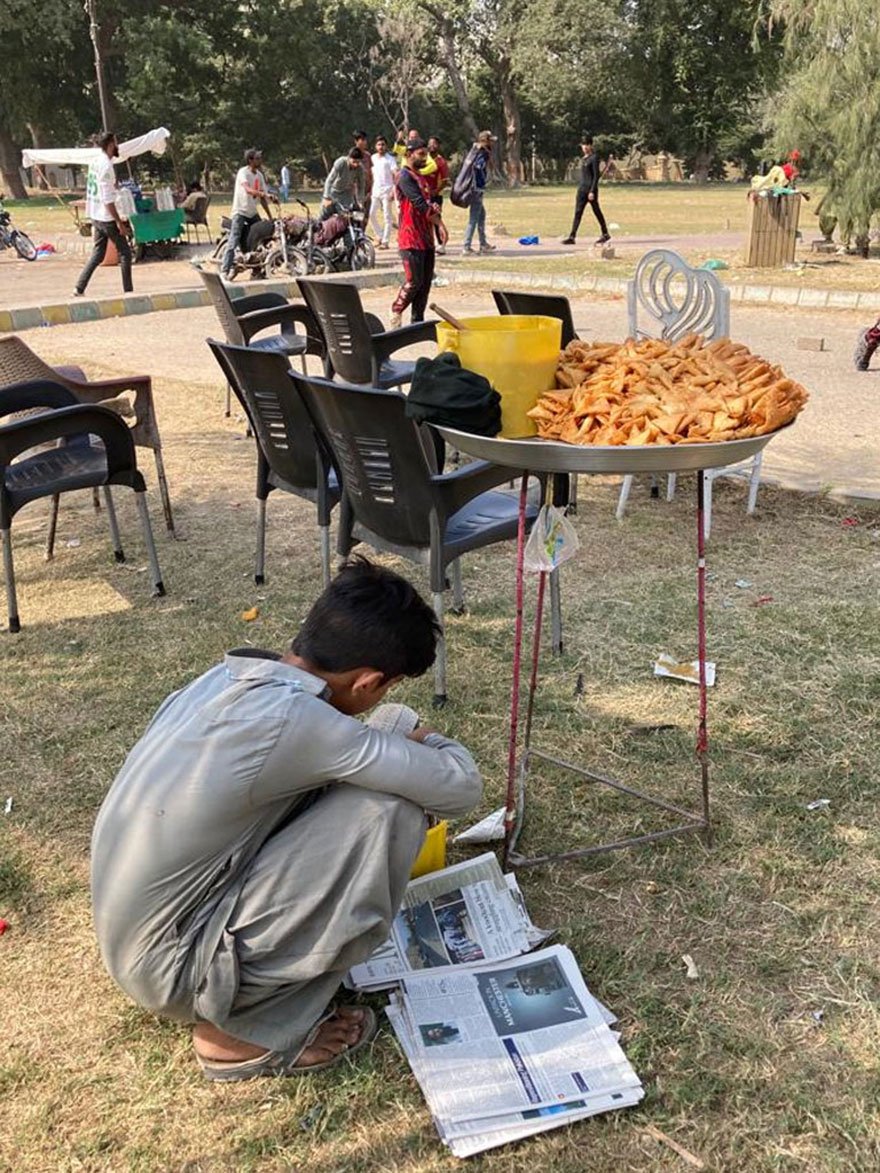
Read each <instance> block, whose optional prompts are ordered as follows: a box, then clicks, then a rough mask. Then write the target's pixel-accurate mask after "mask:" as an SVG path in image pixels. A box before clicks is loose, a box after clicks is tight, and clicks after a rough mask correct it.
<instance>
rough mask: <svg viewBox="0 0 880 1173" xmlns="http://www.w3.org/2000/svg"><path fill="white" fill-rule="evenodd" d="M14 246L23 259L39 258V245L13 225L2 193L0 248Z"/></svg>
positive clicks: (0, 201)
mask: <svg viewBox="0 0 880 1173" xmlns="http://www.w3.org/2000/svg"><path fill="white" fill-rule="evenodd" d="M4 248H14V249H15V251H16V252H17V253H18V255H19V256H20V257H21V259H22V260H23V261H35V260H36V259H37V246H36V245H35V244H34V242H33V241H32V240H31V238H30V237H29V236H27V235H26V233H24V232H21V231H20V230H19V229H18V228H13V227H12V216H11V215H10V213H9V212H7V211H6V209H5V208H4V207H3V196H2V195H0V250H2V249H4Z"/></svg>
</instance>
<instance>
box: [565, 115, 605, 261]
mask: <svg viewBox="0 0 880 1173" xmlns="http://www.w3.org/2000/svg"><path fill="white" fill-rule="evenodd" d="M581 155H582V158H581V176H580V180H579V182H578V189H577V196H576V197H575V204H574V220H573V221H572V224H571V232H569V234H568V236H566V238H565V239H564V240H563V241H562V243H563V244H574V239H575V237H576V236H577V232H578V228H580V226H581V218H582V216H583V214H584V210H585V208H586V206H587V204H589V205H590V207H591V208H592V209H593V215H594V216H595V217H596V219H597V220H598V221H599V233H600V236H599V239H598V240H597V241H596V244H605V243H606V242H607V241H609V240H610V239H611V237H610V236H609V235H608V225H607V224H606V223H605V217H604V216H603V215H602V209H601V208H600V207H599V160H598V158H597V157H596V153H595V151H594V150H593V136H592V135H591V134H585V135H584V136H583V137H582V138H581Z"/></svg>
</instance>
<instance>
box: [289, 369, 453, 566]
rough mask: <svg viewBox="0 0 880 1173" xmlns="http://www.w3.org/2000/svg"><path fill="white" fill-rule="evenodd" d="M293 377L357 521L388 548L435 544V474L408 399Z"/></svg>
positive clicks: (368, 389) (346, 384)
mask: <svg viewBox="0 0 880 1173" xmlns="http://www.w3.org/2000/svg"><path fill="white" fill-rule="evenodd" d="M289 378H291V379H292V380H293V382H294V384H295V385H296V388H297V390H298V391H299V393H300V395H301V396H302V397H303V400H304V402H305V404H306V407H307V408H308V411H309V414H310V416H311V417H312V420H313V422H314V424H315V430H316V431H317V432H318V435H319V436H320V437H321V439H322V440H323V442H324V445H325V447H326V449H327V450H328V451H329V453H330V455H331V457H332V459H333V463H334V465H335V467H336V475H337V476H338V478H339V480H340V483H341V485H342V489H343V491H344V493H345V495H346V497H347V498H348V502H349V505H350V507H351V510H352V513H353V514H354V517H355V520H356V521H358V522H360V523H361V524H362V525H363V526H365V527H366V528H367V529H369V530H371V531H372V532H373V533H375V534H376V536H377V537H379V538H381V539H382V540H383V541H385V542H388V543H389V544H390V545H396V546H410V547H411V546H419V547H427V546H428V545H430V541H431V528H430V521H429V518H430V514H431V509H432V508H433V505H434V497H433V493H432V491H431V483H430V479H431V469H430V467H429V465H428V461H427V458H426V456H425V451H424V448H423V447H422V444H421V442H420V440H419V435H418V425H417V424H416V423H415V421H414V420H411V419H408V418H407V416H406V411H405V407H406V399H405V397H404V396H403V395H402V394H401V393H400V392H399V391H377V390H375V389H373V388H364V387H354V386H352V385H351V384H348V383H334V382H330V381H329V380H328V379H315V378H309V377H307V376H305V375H300V374H299V373H298V372H297V371H294V370H291V372H290V375H289Z"/></svg>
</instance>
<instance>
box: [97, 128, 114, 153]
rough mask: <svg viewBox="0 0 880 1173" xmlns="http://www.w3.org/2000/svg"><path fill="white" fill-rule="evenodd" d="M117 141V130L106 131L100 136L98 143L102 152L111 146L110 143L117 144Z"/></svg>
mask: <svg viewBox="0 0 880 1173" xmlns="http://www.w3.org/2000/svg"><path fill="white" fill-rule="evenodd" d="M115 140H116V131H115V130H105V131H103V132H102V133H101V134H99V135H98V137H97V140H96V141H97V144H98V146H99V147H100V148H101V150H102V151H104V150H106V149H107V147H108V146H109V145H110V143H112V142H115Z"/></svg>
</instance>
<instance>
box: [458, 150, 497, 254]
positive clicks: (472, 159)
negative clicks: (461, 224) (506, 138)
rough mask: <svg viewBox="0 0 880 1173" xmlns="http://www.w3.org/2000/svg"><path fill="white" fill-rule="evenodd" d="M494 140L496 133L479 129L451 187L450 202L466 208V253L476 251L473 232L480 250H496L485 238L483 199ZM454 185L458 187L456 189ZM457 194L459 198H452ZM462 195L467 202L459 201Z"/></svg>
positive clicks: (486, 251) (483, 251)
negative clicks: (473, 246) (451, 197)
mask: <svg viewBox="0 0 880 1173" xmlns="http://www.w3.org/2000/svg"><path fill="white" fill-rule="evenodd" d="M496 141H497V140H496V138H495V135H494V134H492V132H491V131H490V130H481V131H480V133H479V134H478V135H477V141H476V142H475V143H474V145H473V146H472V147H471V149H470V151H469V152H468V155H467V158H466V159H465V161H464V163H462V166H461V171H460V172H459V174H458V176H457V177H456V181H455V185H454V187H453V199H452V202H453V203H454V204H458V206H459V207H467V209H468V213H469V215H468V224H467V228H466V229H465V233H464V248H463V249H462V251H463V252H465V253H473V252H474V251H475V250H474V249H473V248H472V247H471V246H472V244H473V239H474V233H476V235H477V238H478V240H479V242H480V252H481V253H491V252H494V251H495V245H494V244H490V243H489V242H488V240H487V239H486V205H485V203H484V202H483V201H484V194H485V190H486V184H487V182H488V179H489V159H490V158H491V155H492V144H493V143H494V142H496ZM459 181H461V183H460V182H459ZM456 188H458V191H457V192H456ZM456 194H457V195H458V197H459V198H458V199H456V198H455V196H456ZM462 198H464V199H467V201H468V202H467V203H459V199H462Z"/></svg>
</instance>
